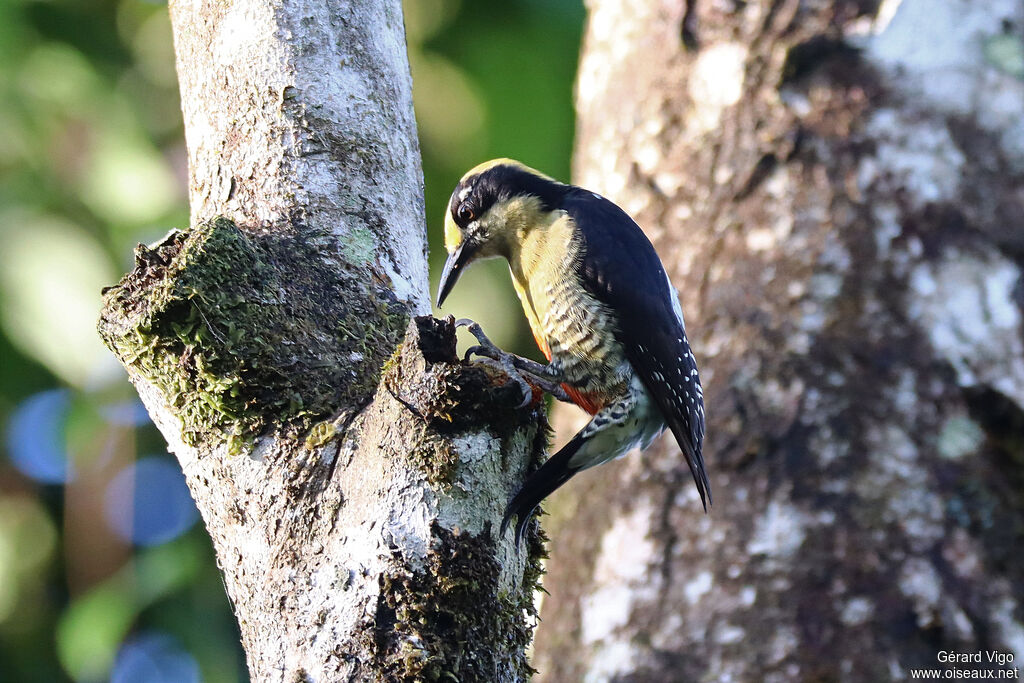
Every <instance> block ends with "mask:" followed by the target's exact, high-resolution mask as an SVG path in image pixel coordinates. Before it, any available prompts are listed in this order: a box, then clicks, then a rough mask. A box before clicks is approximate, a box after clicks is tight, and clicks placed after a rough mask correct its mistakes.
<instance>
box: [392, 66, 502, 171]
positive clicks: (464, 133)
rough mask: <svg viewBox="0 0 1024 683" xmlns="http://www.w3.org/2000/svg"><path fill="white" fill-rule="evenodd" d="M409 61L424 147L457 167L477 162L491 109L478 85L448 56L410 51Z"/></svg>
mask: <svg viewBox="0 0 1024 683" xmlns="http://www.w3.org/2000/svg"><path fill="white" fill-rule="evenodd" d="M409 61H410V67H411V70H412V82H413V94H414V99H415V103H416V122H417V123H418V124H419V133H420V142H421V143H422V145H423V148H424V150H425V151H426V152H427V153H429V154H432V155H434V156H435V157H436V158H437V160H439V161H441V162H442V163H444V164H446V165H447V166H449V167H450V168H452V169H455V170H466V169H467V168H468V167H469V166H473V165H476V163H477V162H478V160H479V158H480V155H481V154H483V153H484V150H485V149H486V145H487V133H486V123H487V110H486V107H485V105H484V103H483V101H482V100H481V97H480V94H479V92H478V90H477V88H476V87H475V86H474V85H473V83H472V82H471V81H470V80H469V78H468V77H467V76H466V74H465V73H464V72H463V71H462V70H461V69H459V68H458V67H456V66H455V65H454V64H452V63H451V62H449V61H448V60H447V59H445V58H444V57H439V56H437V55H431V54H428V53H423V52H415V51H410V53H409Z"/></svg>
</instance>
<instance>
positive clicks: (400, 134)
mask: <svg viewBox="0 0 1024 683" xmlns="http://www.w3.org/2000/svg"><path fill="white" fill-rule="evenodd" d="M170 9H171V17H172V22H173V25H174V37H175V48H176V54H177V66H178V73H179V78H180V83H181V95H182V106H183V110H184V114H185V127H186V138H187V143H188V153H189V171H190V194H191V209H192V225H191V228H190V230H189V231H188V232H184V233H179V232H173V233H171V234H170V235H168V237H167V238H165V239H164V240H163V241H162V242H161V243H160V244H157V245H153V246H152V247H143V246H140V247H139V248H138V250H137V252H136V260H137V265H136V268H135V270H134V271H133V272H131V273H129V274H128V275H127V276H126V277H125V278H124V279H123V280H122V281H121V283H120V284H119V285H118V286H116V287H112V288H110V289H109V290H108V291H107V293H106V295H105V302H104V303H105V307H104V311H103V315H102V318H101V320H100V332H101V334H102V335H103V338H104V340H105V342H106V343H107V345H108V346H109V347H110V348H111V349H112V350H114V352H115V353H116V354H117V356H118V358H120V359H121V361H122V362H123V363H124V364H125V367H126V368H127V370H128V372H129V375H130V377H131V379H132V381H133V383H134V384H135V386H136V387H137V389H138V391H139V394H140V395H141V397H142V399H143V401H144V402H145V404H146V407H147V409H148V410H149V412H150V415H151V416H152V418H153V420H154V421H155V422H156V424H157V426H158V427H159V428H160V429H161V431H162V432H163V434H164V436H165V437H166V439H167V441H168V444H169V446H170V449H171V450H172V451H173V452H174V453H175V454H176V455H177V457H178V459H179V461H180V462H181V465H182V468H183V469H184V471H185V475H186V477H187V480H188V483H189V486H190V488H191V490H192V494H193V496H194V497H195V499H196V502H197V504H198V506H199V509H200V511H201V512H202V515H203V518H204V521H205V523H206V526H207V528H208V530H209V531H210V534H211V536H212V538H213V542H214V546H215V548H216V551H217V557H218V561H219V564H220V567H221V569H222V570H223V573H224V578H225V583H226V586H227V590H228V593H229V595H230V596H231V599H232V601H233V602H234V605H235V611H236V615H237V617H238V621H239V624H240V627H241V633H242V641H243V645H244V647H245V650H246V653H247V657H248V663H249V668H250V672H251V675H252V680H254V681H286V682H287V683H297V682H299V681H336V680H350V681H366V680H413V679H417V678H419V679H423V680H497V681H518V680H523V679H524V678H525V677H526V676H527V675H528V673H527V672H528V670H529V669H528V666H527V664H526V659H525V654H524V650H525V647H526V645H527V643H528V641H529V636H530V630H531V628H532V623H531V622H532V618H531V617H530V612H531V610H532V594H533V588H534V582H535V580H536V576H537V569H536V567H535V566H534V562H535V560H536V556H537V554H538V553H539V542H538V540H537V539H536V538H534V539H532V540H531V542H530V548H529V552H524V551H518V552H517V551H516V550H515V549H514V548H512V547H511V544H510V543H508V542H505V541H495V540H494V539H493V535H492V532H491V527H492V526H494V525H496V524H497V522H498V521H499V520H500V516H501V512H502V509H503V506H504V503H505V501H506V500H507V499H508V497H509V495H510V493H511V491H512V489H513V487H514V484H513V482H517V481H519V480H521V478H522V476H523V473H524V469H525V468H526V467H527V466H528V464H529V462H530V459H531V458H535V457H538V456H539V454H540V452H541V451H542V450H543V448H544V445H545V431H544V420H543V416H542V415H541V414H540V413H539V412H538V411H537V410H536V406H535V405H534V406H531V407H528V408H526V409H523V410H517V409H516V408H515V406H516V405H518V404H519V402H520V399H521V396H520V395H519V390H518V389H517V388H516V386H515V385H514V384H513V385H505V384H503V382H502V378H500V377H493V376H491V375H490V374H488V372H485V371H484V370H481V369H479V368H464V367H462V366H461V365H459V364H458V363H457V362H456V361H455V336H454V335H455V332H454V329H453V328H452V326H451V325H450V324H449V323H443V322H441V321H434V320H433V319H432V318H429V317H420V318H416V319H415V320H414V321H413V322H411V323H410V318H411V317H412V316H414V315H416V314H422V313H425V312H427V311H428V303H427V302H428V294H427V277H426V254H425V251H426V247H425V238H424V226H423V216H422V214H423V198H422V187H421V185H422V180H421V174H420V167H419V149H418V145H417V140H416V129H415V122H414V119H413V110H412V98H411V83H410V79H409V71H408V63H407V59H406V53H405V38H404V32H403V25H402V16H401V5H400V3H399V2H398V0H385V1H381V2H374V1H372V0H353V1H352V2H348V3H342V4H340V5H339V4H338V3H329V2H320V1H319V0H286V1H285V2H284V3H267V2H264V1H263V0H239V1H238V2H231V3H227V4H225V3H217V2H208V1H205V0H177V1H174V2H172V3H171V7H170ZM403 338H404V342H403Z"/></svg>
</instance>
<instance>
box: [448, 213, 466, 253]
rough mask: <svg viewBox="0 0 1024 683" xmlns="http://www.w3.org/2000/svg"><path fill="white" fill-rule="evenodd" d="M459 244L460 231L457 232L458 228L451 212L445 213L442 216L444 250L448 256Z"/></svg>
mask: <svg viewBox="0 0 1024 683" xmlns="http://www.w3.org/2000/svg"><path fill="white" fill-rule="evenodd" d="M460 244H462V231H461V230H459V226H457V225H455V220H454V219H453V218H452V214H451V212H450V211H449V212H446V213H445V216H444V248H445V249H446V250H447V251H448V253H449V254H450V253H452V252H453V251H455V250H456V249H458V248H459V245H460Z"/></svg>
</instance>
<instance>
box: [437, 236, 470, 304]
mask: <svg viewBox="0 0 1024 683" xmlns="http://www.w3.org/2000/svg"><path fill="white" fill-rule="evenodd" d="M475 251H476V248H475V247H474V246H472V245H470V244H469V243H468V242H463V243H462V244H460V245H459V246H458V248H457V249H456V250H455V251H453V252H452V253H451V254H448V260H447V261H445V263H444V270H442V271H441V283H440V284H439V285H438V287H437V307H438V308H440V307H441V306H443V305H444V300H445V299H446V298H448V294H449V293H450V292H451V291H452V288H453V287H454V286H455V283H456V282H457V281H458V279H459V276H460V275H462V271H463V270H465V268H466V265H467V264H468V263H469V261H470V260H471V259H472V257H473V252H475Z"/></svg>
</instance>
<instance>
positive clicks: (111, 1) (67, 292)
mask: <svg viewBox="0 0 1024 683" xmlns="http://www.w3.org/2000/svg"><path fill="white" fill-rule="evenodd" d="M406 12H407V33H408V38H409V56H410V61H411V64H412V70H413V78H414V88H415V99H416V112H417V119H418V121H419V124H420V137H421V142H422V149H423V164H424V173H425V177H426V189H427V197H426V205H427V225H428V231H429V234H430V240H431V271H432V273H433V274H434V275H433V277H434V282H433V285H434V286H436V277H437V273H438V271H439V269H440V265H441V263H443V260H444V253H443V248H442V247H441V245H440V225H441V215H442V212H443V210H444V207H445V204H446V203H447V199H448V195H449V193H450V191H451V188H452V187H453V186H454V185H455V182H456V181H457V180H458V178H459V177H460V176H461V175H462V173H463V172H464V171H465V170H467V169H468V168H469V167H471V166H473V165H474V164H476V163H478V162H480V161H482V160H485V159H488V158H491V157H495V156H512V157H516V158H519V159H521V160H522V161H524V162H525V163H527V164H530V165H532V166H535V167H537V168H539V169H542V170H544V171H545V172H547V173H549V174H552V175H554V176H556V177H560V178H568V176H569V157H570V152H571V145H572V126H573V111H572V80H573V77H574V74H575V70H576V59H577V53H578V49H579V39H580V34H581V30H582V23H583V9H582V6H581V4H580V3H579V2H577V1H573V0H561V1H559V2H544V1H542V0H533V1H532V2H531V1H523V0H520V1H518V2H509V3H475V2H468V1H464V2H461V3H460V2H458V0H407V2H406ZM0 89H2V90H0V95H2V97H0V131H2V132H3V134H2V135H0V179H2V182H0V430H2V431H3V437H4V438H3V441H2V442H0V448H2V449H3V450H2V451H0V683H6V682H8V681H11V682H14V681H17V682H23V681H47V682H49V681H67V680H76V681H104V680H115V681H119V680H129V679H128V678H125V677H124V672H125V671H127V669H125V668H124V667H123V666H121V665H118V668H115V661H121V664H122V665H123V664H124V662H123V661H122V660H124V658H125V656H126V655H125V652H126V650H125V648H124V644H125V643H126V642H133V641H137V640H139V639H140V638H145V637H154V636H159V638H162V639H164V640H163V641H161V642H166V643H170V645H169V646H168V647H170V649H171V651H172V653H173V654H174V657H176V658H177V659H174V658H173V657H172V658H171V659H167V658H164V659H160V658H157V659H156V660H154V662H153V663H151V664H152V666H151V667H150V673H148V674H147V676H148V677H149V678H148V679H147V680H149V679H151V680H154V681H155V680H187V679H188V678H189V676H192V679H193V680H203V681H207V682H210V683H230V682H233V681H242V680H245V679H246V673H245V666H244V659H243V655H242V652H241V648H240V646H239V645H238V633H237V629H236V627H235V624H234V620H233V617H232V616H231V611H230V605H229V604H228V601H227V599H226V597H225V595H224V591H223V588H222V586H221V583H220V578H219V575H218V574H217V572H216V569H215V565H214V558H213V553H212V549H211V547H210V542H209V539H208V538H207V536H206V534H205V531H204V530H203V528H202V525H201V524H199V523H194V524H192V526H191V528H190V529H189V530H187V531H185V532H183V533H180V534H177V535H175V536H174V537H173V538H170V539H164V540H163V541H162V542H152V541H150V542H147V543H146V544H133V543H132V542H131V541H129V540H126V539H125V537H124V535H123V533H121V534H119V533H118V532H117V530H116V528H117V524H113V523H111V521H110V518H111V516H112V515H114V514H115V513H112V512H111V509H113V508H116V505H114V504H113V503H112V502H111V500H112V495H113V494H112V492H111V486H112V484H111V482H112V481H115V480H116V479H117V478H118V475H119V474H122V473H124V472H129V473H131V472H133V470H132V469H131V466H132V464H133V463H134V462H136V461H138V460H140V459H143V458H147V459H150V460H153V459H162V460H164V461H167V462H173V460H172V459H171V458H170V456H168V455H167V454H166V451H165V448H164V445H163V441H162V439H161V437H160V435H159V434H158V433H157V432H156V430H155V428H154V427H153V426H152V425H151V424H149V422H148V420H146V419H145V418H144V416H141V415H140V413H139V409H138V405H137V401H136V399H135V396H134V392H133V390H132V388H131V387H130V386H129V384H128V382H127V380H126V378H125V375H124V373H123V371H122V370H121V369H120V368H119V367H118V366H117V364H116V362H115V361H114V360H113V358H112V357H111V356H110V354H109V353H108V352H107V351H106V350H105V349H103V347H102V346H101V345H100V342H99V339H98V338H97V336H96V334H95V320H96V316H97V313H98V310H99V301H100V296H99V291H100V288H101V287H103V286H105V285H109V284H112V283H114V282H115V281H116V280H117V279H118V278H119V277H120V275H121V274H122V273H123V272H125V271H126V270H127V269H129V268H130V267H131V265H132V248H133V247H134V245H135V244H136V243H137V242H151V241H154V240H156V239H158V238H159V237H160V236H161V235H163V234H164V233H165V232H167V230H169V229H170V228H172V227H183V226H186V225H187V222H188V211H187V207H186V204H185V202H186V193H185V178H186V167H185V150H184V138H183V132H182V124H181V114H180V108H179V101H178V90H177V83H176V80H175V72H174V63H173V51H172V42H171V33H170V25H169V21H168V18H167V7H166V6H165V5H162V4H153V3H147V2H143V1H141V0H48V1H42V0H38V1H37V0H3V1H2V2H0ZM496 301H497V302H498V303H496ZM449 302H450V303H447V305H446V307H445V311H444V312H445V313H448V312H451V313H454V314H456V315H459V316H469V317H474V318H476V319H477V320H479V321H481V323H482V324H483V325H484V328H485V329H487V330H488V332H489V333H490V334H491V336H492V338H493V339H495V341H497V342H498V343H499V344H502V345H504V346H507V347H513V348H515V347H518V348H520V349H525V348H527V342H526V339H527V338H528V336H527V332H526V330H525V326H524V324H523V322H522V316H521V315H520V314H519V313H518V310H517V309H518V306H517V304H516V303H515V302H514V300H513V295H512V294H511V286H510V285H509V283H508V276H507V273H506V271H505V270H504V268H503V267H502V266H501V264H498V263H493V264H485V265H482V266H479V267H477V268H475V269H474V270H473V271H471V272H470V273H469V274H467V275H466V277H465V278H464V281H463V282H461V283H460V286H459V287H458V288H456V290H455V292H454V293H453V295H452V297H451V298H450V300H449ZM43 404H45V405H46V406H48V408H47V410H45V411H43V412H42V413H40V414H36V413H34V412H33V411H32V410H30V409H29V407H30V406H33V405H43ZM36 412H38V411H36ZM26 416H28V417H26ZM26 453H27V454H29V456H32V457H35V455H39V454H40V453H42V454H43V455H42V456H39V457H44V456H46V454H49V457H50V459H51V461H52V459H53V458H54V457H57V458H60V462H58V463H57V470H55V471H56V473H57V475H58V476H56V477H50V478H47V477H46V476H33V470H32V467H31V463H29V466H26V461H25V458H26V457H29V456H26V455H25V454H26ZM18 454H20V455H18ZM33 454H35V455H33ZM44 459H45V458H44ZM51 461H48V462H49V464H50V465H51V470H52V466H53V462H51ZM65 463H66V468H67V470H66V471H67V476H66V479H67V481H66V482H62V481H61V479H62V478H63V477H62V476H60V475H61V472H63V470H62V469H61V467H64V466H65ZM51 473H52V472H51ZM36 474H38V473H36ZM122 480H124V478H123V476H122ZM126 481H128V482H129V484H130V483H131V481H132V479H131V478H130V477H129V478H128V479H127V480H126ZM115 502H116V501H115ZM112 506H113V507H112ZM183 514H184V513H183ZM190 514H193V515H194V511H190ZM119 653H120V656H121V660H118V657H119ZM168 661H172V663H173V662H177V663H178V664H179V665H181V666H184V667H185V668H184V669H180V670H179V669H173V668H172V669H167V668H166V666H167V662H168ZM161 666H163V667H164V669H161V668H160V667H161ZM190 667H191V668H190ZM132 671H136V670H132ZM112 672H113V673H112ZM182 672H185V673H187V674H188V676H185V674H184V673H182ZM136 675H137V674H136ZM160 676H163V678H160ZM195 676H198V678H195ZM130 680H139V679H138V678H133V679H130Z"/></svg>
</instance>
